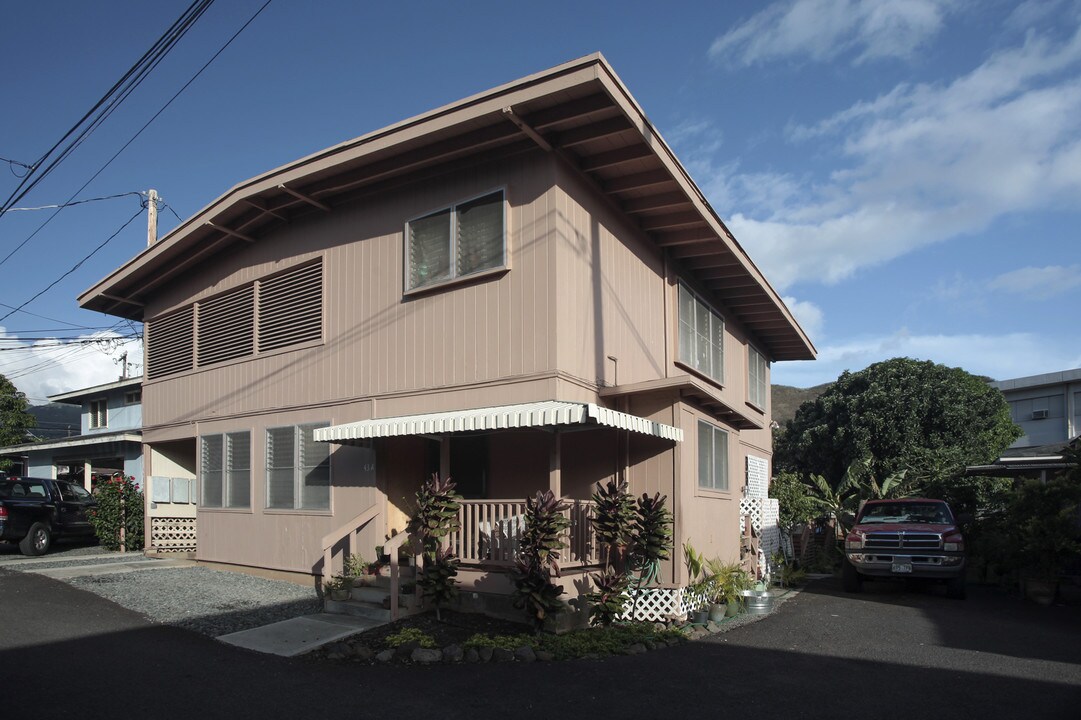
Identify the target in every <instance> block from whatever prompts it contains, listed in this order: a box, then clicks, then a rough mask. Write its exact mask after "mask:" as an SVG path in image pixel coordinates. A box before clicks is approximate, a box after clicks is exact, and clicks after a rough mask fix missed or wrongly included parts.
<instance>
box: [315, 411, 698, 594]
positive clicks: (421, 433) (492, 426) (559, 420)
mask: <svg viewBox="0 0 1081 720" xmlns="http://www.w3.org/2000/svg"><path fill="white" fill-rule="evenodd" d="M631 434H633V435H634V436H635V453H634V454H635V455H636V456H640V455H641V453H642V452H643V450H642V448H643V447H646V448H647V449H646V450H645V452H646V453H647V454H660V453H664V452H668V451H670V450H671V449H672V447H673V445H674V443H676V442H679V441H681V440H682V434H683V433H682V430H680V429H679V428H676V427H672V426H670V425H665V424H662V423H658V422H655V421H652V420H649V419H647V418H642V417H638V416H635V415H630V414H628V413H623V412H618V411H615V410H611V409H609V408H605V407H602V406H597V405H594V404H591V403H571V402H558V401H548V402H538V403H527V404H519V405H507V406H499V407H489V408H476V409H470V410H462V411H455V412H444V413H433V414H426V415H411V416H401V417H392V418H385V419H378V420H365V421H361V422H356V423H349V424H346V425H339V426H334V427H329V428H324V429H321V430H318V431H317V435H316V439H317V440H321V441H324V442H332V443H339V444H367V443H371V444H372V446H373V447H374V449H375V451H376V458H377V459H376V465H377V468H378V470H377V474H378V477H379V485H380V487H381V489H383V491H384V493H385V496H386V500H387V512H386V532H387V534H388V535H395V534H398V533H402V532H404V531H405V528H406V525H407V523H408V519H409V517H410V516H411V515H412V511H413V504H414V502H415V500H414V498H415V494H416V491H417V489H418V488H419V486H420V483H421V482H422V481H423V479H424V478H426V477H428V476H430V475H431V474H432V473H436V472H437V473H439V474H440V475H441V476H443V477H450V478H451V479H453V480H454V482H455V483H456V484H457V491H458V492H459V493H460V494H461V495H462V496H463V497H464V498H465V499H464V501H463V502H462V504H461V507H460V509H459V513H458V520H459V529H458V530H457V531H455V532H454V533H452V534H451V535H450V536H449V537H448V538H447V543H448V544H449V546H450V547H452V548H453V549H454V551H455V553H456V554H457V555H458V557H459V558H460V560H461V566H462V570H463V571H464V572H463V574H462V578H461V579H462V581H463V585H465V586H466V587H472V588H473V589H478V590H487V591H492V592H509V584H508V583H507V581H506V580H505V578H503V577H502V575H503V573H504V572H505V571H506V570H507V569H509V568H510V567H511V566H513V565H514V562H515V560H516V558H517V555H518V550H519V547H520V544H521V537H522V533H523V531H524V530H525V522H524V518H525V499H526V498H527V497H530V496H533V495H535V494H536V493H537V492H538V491H543V490H551V491H552V492H553V493H554V494H555V495H556V496H558V497H562V498H565V499H566V500H567V501H568V504H569V506H568V508H567V510H566V511H565V513H566V515H567V518H568V520H569V521H570V527H569V530H568V537H567V538H566V542H567V546H568V547H567V549H566V550H564V552H563V561H562V562H561V563H560V567H561V568H563V569H564V570H566V571H569V573H570V574H572V575H573V574H576V572H575V571H577V572H583V571H584V569H586V568H591V567H595V566H596V565H597V564H598V563H599V562H600V558H599V556H598V554H597V548H596V543H595V542H594V538H593V531H592V524H591V519H592V516H593V504H592V502H590V496H591V494H592V492H593V489H594V487H595V486H596V483H598V482H606V481H607V480H610V479H614V478H622V477H625V476H626V475H627V468H628V464H629V463H630V461H631V460H630V456H631V452H630V446H631V441H630V437H629V436H630V435H631ZM490 573H495V574H496V575H499V576H500V577H493V576H491V575H490ZM504 586H506V587H504Z"/></svg>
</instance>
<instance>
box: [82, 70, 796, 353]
mask: <svg viewBox="0 0 1081 720" xmlns="http://www.w3.org/2000/svg"><path fill="white" fill-rule="evenodd" d="M538 146H539V147H541V148H543V149H544V150H546V151H549V152H552V153H554V154H556V155H557V156H559V157H561V158H563V160H565V161H566V162H567V163H568V164H569V165H571V166H573V167H574V168H576V169H577V170H578V171H580V172H581V173H582V174H583V175H584V176H585V177H586V178H588V179H589V180H590V181H591V182H592V183H593V185H594V186H595V187H596V188H597V189H598V190H599V191H600V192H601V193H603V194H604V195H605V196H607V197H608V198H609V199H610V201H611V202H612V203H613V204H614V205H615V206H617V207H618V208H619V209H620V210H621V211H622V212H623V213H625V214H627V215H628V216H629V217H630V218H632V219H633V220H635V221H637V223H638V225H639V227H640V228H641V229H642V230H643V231H644V232H645V233H646V234H647V235H648V236H649V237H650V238H651V239H652V240H653V242H655V243H656V244H657V245H658V246H660V247H661V248H664V249H665V250H667V251H668V253H669V255H670V257H672V258H674V259H675V260H677V261H679V262H680V263H681V264H682V266H683V267H684V268H685V269H686V270H687V271H688V272H689V273H690V274H691V275H692V276H694V277H696V278H697V280H698V281H699V282H700V283H701V284H702V285H703V286H705V287H706V288H708V289H709V290H711V291H712V292H713V293H714V295H715V296H716V298H717V299H718V300H719V301H720V302H721V303H723V305H724V306H725V307H726V308H727V310H728V311H729V312H730V313H731V314H733V315H735V317H736V318H737V319H738V320H739V321H740V322H741V323H742V324H743V325H744V326H745V327H746V328H747V329H748V330H749V331H750V332H751V333H753V334H754V336H755V338H756V341H757V343H758V344H759V345H760V346H762V347H763V349H764V350H765V351H766V352H767V353H768V354H769V355H770V357H771V359H774V360H811V359H814V356H815V348H814V345H812V343H811V341H810V339H809V338H808V337H807V335H806V334H805V333H804V332H803V330H802V328H800V326H799V324H798V323H797V322H796V320H795V318H794V317H793V316H792V314H791V312H790V311H789V310H788V308H787V307H786V306H785V304H784V302H783V301H782V300H781V298H780V296H779V295H778V294H777V293H776V292H775V291H774V289H773V288H772V287H771V286H770V285H769V283H768V282H767V281H766V279H765V277H763V275H762V273H761V272H760V271H759V270H758V268H757V267H756V266H755V265H754V263H753V262H752V261H751V259H750V258H749V257H748V256H747V253H746V252H745V251H744V250H743V248H742V247H740V245H739V243H738V242H736V240H735V238H734V237H733V236H732V234H731V233H730V232H729V231H728V229H727V228H726V227H725V225H724V223H723V222H722V221H721V219H720V218H719V217H718V216H717V214H716V213H715V212H714V211H713V208H711V207H710V205H709V203H708V202H707V201H706V199H705V197H704V195H703V194H702V192H701V190H699V188H698V186H697V185H695V183H694V181H693V180H691V178H690V176H689V175H688V173H687V171H686V169H685V168H684V167H683V165H681V164H680V162H679V161H678V160H677V159H676V157H675V155H674V154H673V152H672V150H671V148H669V147H668V145H667V143H665V141H664V139H663V138H662V137H661V136H660V134H659V133H658V132H657V130H656V129H655V128H654V127H653V125H652V123H650V121H649V119H648V118H647V117H646V115H645V113H644V112H643V111H642V109H641V107H639V105H638V103H637V102H636V101H635V100H634V98H633V97H631V94H630V93H629V92H628V91H627V89H626V87H625V86H624V85H623V83H622V81H620V79H619V78H618V77H617V76H616V74H615V72H614V71H613V70H612V68H611V66H609V64H608V62H607V61H606V60H605V59H604V58H603V57H602V56H601V55H600V54H599V53H598V54H593V55H589V56H587V57H584V58H580V59H578V60H574V61H571V62H569V63H566V64H564V65H560V66H558V67H555V68H552V69H550V70H546V71H544V72H542V73H538V74H536V75H530V76H529V77H525V78H522V79H520V80H516V81H514V82H512V83H509V84H507V85H502V86H500V87H497V88H494V89H492V90H488V91H486V92H483V93H481V94H479V95H474V96H472V97H469V98H465V99H464V100H459V101H458V102H455V103H452V104H450V105H447V106H444V107H442V108H439V109H437V110H432V111H431V112H428V113H425V114H423V115H419V116H417V117H414V118H411V119H409V120H405V121H403V122H400V123H397V124H395V125H391V126H389V127H387V128H384V129H382V130H377V131H376V132H373V133H369V134H367V135H363V136H361V137H359V138H356V139H355V140H350V141H348V142H345V143H342V144H340V145H336V146H334V147H331V148H328V149H327V150H324V151H322V152H319V153H316V154H314V155H310V156H308V157H305V158H302V159H300V160H297V161H295V162H292V163H290V164H288V165H285V166H283V167H280V168H278V169H276V170H272V171H270V172H268V173H265V174H263V175H259V176H257V177H255V178H252V179H251V180H248V181H245V182H243V183H240V184H239V185H236V186H235V187H233V188H232V189H231V190H229V191H228V192H226V193H225V194H224V195H222V196H221V197H219V198H218V199H217V200H215V201H214V202H213V203H211V204H210V205H208V206H207V207H206V208H204V209H203V210H201V211H199V212H198V213H196V214H195V215H194V216H192V217H191V218H189V219H188V220H187V221H185V222H184V223H182V224H181V225H180V226H179V227H177V228H176V229H175V230H173V232H171V233H170V234H169V235H168V236H166V237H165V238H163V239H161V240H160V241H158V242H157V243H155V244H154V245H152V246H150V247H149V248H147V249H146V250H144V251H143V252H141V253H140V254H139V255H137V256H136V257H135V258H133V259H132V260H130V261H129V262H127V263H125V264H124V265H123V266H122V267H120V268H118V269H117V270H116V271H114V272H113V273H111V274H110V275H109V276H108V277H106V278H105V279H104V280H102V281H100V282H99V283H97V284H96V285H94V286H93V287H92V288H90V289H89V290H87V291H86V292H84V293H83V294H82V295H81V296H80V297H79V304H80V305H81V306H82V307H84V308H86V309H88V310H97V311H101V312H106V313H110V314H113V315H118V316H121V317H127V318H131V319H138V320H141V319H142V314H143V305H142V303H143V300H144V298H146V297H147V296H148V295H149V294H150V293H152V292H153V291H154V290H155V289H156V288H158V287H160V286H162V285H163V284H164V283H167V282H169V280H170V279H171V278H174V277H176V276H177V275H179V274H181V273H183V272H185V271H188V270H190V269H192V268H193V267H196V266H197V265H198V264H200V263H202V262H205V261H206V260H207V259H208V258H210V257H212V256H214V255H215V254H216V253H218V252H221V251H222V250H224V249H225V248H227V247H229V246H232V245H235V244H237V243H246V242H247V243H250V242H257V241H258V237H259V235H260V234H261V233H264V232H266V231H268V230H270V229H272V228H274V227H276V226H279V225H282V224H284V223H288V222H290V221H291V220H293V219H295V218H298V217H301V216H304V215H309V214H312V213H322V212H329V211H331V210H332V209H333V207H334V205H335V203H339V202H345V201H348V200H351V199H353V198H355V197H358V196H361V195H364V194H365V193H366V192H370V191H371V190H373V189H375V188H376V186H377V185H378V187H379V188H385V187H386V185H387V184H388V183H394V182H395V181H396V180H397V179H399V178H403V177H404V176H406V175H408V174H412V173H415V172H417V171H421V170H423V171H430V172H438V171H440V170H441V169H446V168H450V167H453V165H454V164H455V163H460V162H461V161H462V160H463V159H465V158H467V157H469V156H472V155H476V154H477V153H480V152H492V151H498V152H500V153H514V152H523V151H526V150H533V149H535V148H536V147H538Z"/></svg>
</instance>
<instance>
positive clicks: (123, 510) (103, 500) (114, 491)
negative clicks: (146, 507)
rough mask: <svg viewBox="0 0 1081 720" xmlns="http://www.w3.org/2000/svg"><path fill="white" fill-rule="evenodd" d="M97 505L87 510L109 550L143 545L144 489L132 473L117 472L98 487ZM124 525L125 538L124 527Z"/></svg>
mask: <svg viewBox="0 0 1081 720" xmlns="http://www.w3.org/2000/svg"><path fill="white" fill-rule="evenodd" d="M94 497H96V498H97V501H98V504H97V507H95V508H92V509H91V510H88V511H87V516H88V517H89V519H90V524H91V525H92V526H93V527H94V533H95V534H96V535H97V536H98V542H99V543H101V545H102V547H105V548H107V549H109V550H119V549H120V546H121V544H123V546H124V549H125V550H142V549H143V544H144V543H143V540H144V538H143V493H142V491H141V490H140V489H139V486H138V485H136V484H135V478H134V477H132V476H127V477H125V476H123V475H114V476H113V477H111V478H109V479H108V480H105V481H102V482H100V483H98V486H97V487H96V488H95V489H94ZM121 528H123V530H124V533H123V539H121V533H120V530H121Z"/></svg>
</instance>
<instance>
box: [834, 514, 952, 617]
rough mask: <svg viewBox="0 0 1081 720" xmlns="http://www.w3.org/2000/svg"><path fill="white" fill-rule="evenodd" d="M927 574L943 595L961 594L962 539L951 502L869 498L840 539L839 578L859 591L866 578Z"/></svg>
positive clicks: (846, 586) (849, 587)
mask: <svg viewBox="0 0 1081 720" xmlns="http://www.w3.org/2000/svg"><path fill="white" fill-rule="evenodd" d="M876 577H878V578H881V577H893V578H929V579H933V580H941V581H943V582H945V583H946V594H947V595H949V596H950V597H952V598H959V599H960V598H964V597H965V541H964V538H963V537H962V536H961V528H960V527H959V525H958V523H957V519H956V518H955V517H954V514H953V511H951V510H950V506H949V505H947V504H946V503H945V502H943V501H942V500H928V499H924V498H906V499H903V500H868V501H867V502H866V503H864V505H863V507H861V508H860V511H859V514H858V515H857V516H856V524H855V526H854V527H853V528H852V531H851V532H849V533H848V537H846V538H845V560H844V565H843V568H842V571H841V580H842V584H843V585H844V589H845V591H846V592H859V591H860V589H861V585H862V582H863V581H864V580H869V579H871V578H876Z"/></svg>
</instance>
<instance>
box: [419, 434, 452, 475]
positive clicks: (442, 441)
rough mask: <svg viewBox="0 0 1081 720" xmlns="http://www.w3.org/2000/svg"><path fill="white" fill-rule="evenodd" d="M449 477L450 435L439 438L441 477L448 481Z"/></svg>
mask: <svg viewBox="0 0 1081 720" xmlns="http://www.w3.org/2000/svg"><path fill="white" fill-rule="evenodd" d="M448 475H450V435H446V434H444V435H441V436H440V437H439V477H441V478H443V479H444V480H446V479H447V476H448ZM425 479H427V478H425Z"/></svg>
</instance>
